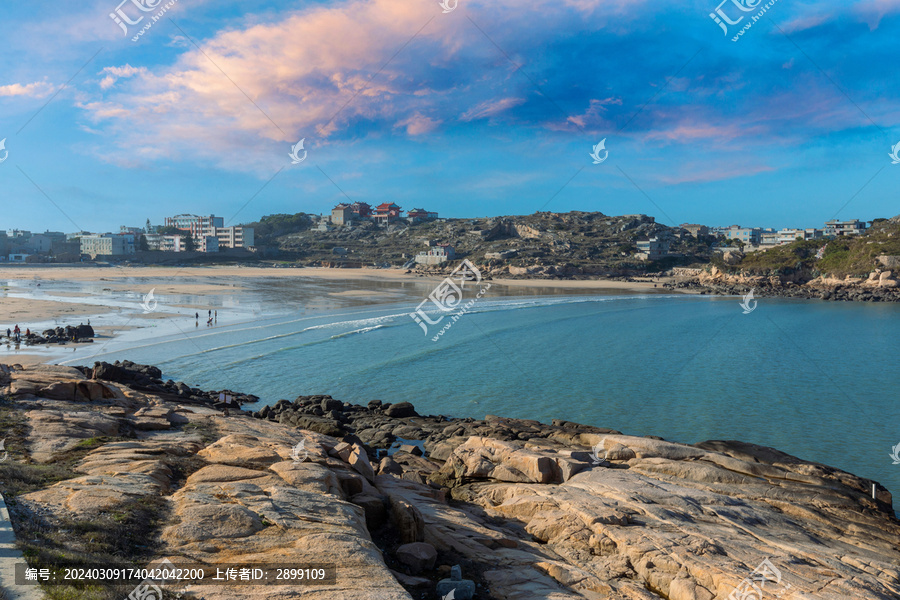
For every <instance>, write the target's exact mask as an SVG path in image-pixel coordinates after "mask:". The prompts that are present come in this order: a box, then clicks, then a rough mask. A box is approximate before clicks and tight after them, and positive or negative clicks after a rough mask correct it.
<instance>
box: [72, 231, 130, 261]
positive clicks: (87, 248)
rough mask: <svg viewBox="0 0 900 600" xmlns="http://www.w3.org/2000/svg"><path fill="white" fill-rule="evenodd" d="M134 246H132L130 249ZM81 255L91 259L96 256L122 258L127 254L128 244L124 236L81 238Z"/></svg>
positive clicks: (110, 235) (107, 235)
mask: <svg viewBox="0 0 900 600" xmlns="http://www.w3.org/2000/svg"><path fill="white" fill-rule="evenodd" d="M133 248H134V246H133V245H132V249H133ZM81 253H82V254H87V255H88V256H90V257H91V258H97V257H98V256H122V255H124V254H128V242H127V240H126V239H125V237H124V236H119V235H112V234H110V233H104V234H99V235H85V236H82V237H81Z"/></svg>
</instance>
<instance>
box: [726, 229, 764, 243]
mask: <svg viewBox="0 0 900 600" xmlns="http://www.w3.org/2000/svg"><path fill="white" fill-rule="evenodd" d="M716 232H717V233H719V234H720V235H723V236H725V238H726V239H729V240H739V241H741V242H744V244H746V245H748V246H759V244H760V242H762V229H760V228H759V227H741V226H740V225H732V226H731V227H722V228H719V229H717V230H716Z"/></svg>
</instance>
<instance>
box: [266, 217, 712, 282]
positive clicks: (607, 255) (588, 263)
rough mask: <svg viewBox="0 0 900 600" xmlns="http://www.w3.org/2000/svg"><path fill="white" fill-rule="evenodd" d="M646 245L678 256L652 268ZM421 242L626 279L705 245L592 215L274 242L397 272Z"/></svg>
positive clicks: (483, 258) (680, 234)
mask: <svg viewBox="0 0 900 600" xmlns="http://www.w3.org/2000/svg"><path fill="white" fill-rule="evenodd" d="M649 237H666V238H668V239H670V240H671V251H672V252H673V253H682V254H684V256H682V257H678V258H675V257H673V258H671V259H667V260H666V261H663V262H662V263H661V264H655V265H647V264H646V263H644V262H642V261H640V260H637V259H636V258H635V256H634V255H635V254H636V253H637V251H638V250H637V246H636V245H635V243H636V242H637V240H639V239H647V238H649ZM427 241H434V242H437V243H444V244H450V245H452V246H453V247H454V248H455V249H456V251H457V253H458V254H459V255H460V257H461V258H468V259H470V260H472V261H473V262H475V263H477V264H479V265H489V266H490V267H493V268H501V269H502V268H507V269H508V268H510V267H512V268H513V269H530V270H531V273H530V274H558V275H564V276H576V275H582V274H587V275H592V274H600V275H603V274H626V273H631V272H643V271H646V270H647V269H648V268H650V269H653V270H657V271H658V270H659V269H660V268H661V267H663V266H665V265H672V264H691V263H694V262H698V261H699V262H703V263H705V262H708V260H709V249H708V246H709V243H706V244H704V243H700V242H697V241H696V240H694V238H692V237H690V236H689V235H687V234H686V232H684V231H683V230H681V229H680V228H672V227H667V226H665V225H661V224H659V223H656V222H655V221H654V219H653V218H652V217H647V216H646V215H628V216H620V217H611V216H607V215H604V214H603V213H599V212H591V213H587V212H569V213H549V212H543V213H535V214H533V215H528V216H512V217H495V218H489V219H441V220H439V221H432V222H428V223H419V224H414V225H408V224H405V223H404V224H396V225H391V226H389V227H387V228H379V227H376V226H375V225H374V224H371V223H361V224H359V225H354V226H353V227H352V228H346V227H345V228H337V229H335V230H333V231H329V232H322V231H314V230H305V231H301V232H297V233H292V234H288V235H283V236H280V237H277V238H275V239H274V243H275V244H276V245H277V249H278V251H279V252H280V253H281V256H282V257H283V258H291V259H294V260H298V261H300V262H301V263H303V264H323V263H324V264H329V265H341V264H347V265H353V266H365V265H373V264H377V265H381V264H385V263H386V264H390V265H393V266H400V265H403V264H404V263H406V262H407V261H408V260H409V258H410V257H412V256H414V255H415V254H417V253H418V252H421V251H424V250H425V249H426V247H425V243H426V242H427ZM335 248H342V249H344V250H346V251H347V253H346V255H343V254H342V255H335V254H334V249H335ZM498 255H499V256H498ZM551 267H552V268H553V271H552V272H546V271H547V270H548V269H549V268H551ZM521 274H524V273H521Z"/></svg>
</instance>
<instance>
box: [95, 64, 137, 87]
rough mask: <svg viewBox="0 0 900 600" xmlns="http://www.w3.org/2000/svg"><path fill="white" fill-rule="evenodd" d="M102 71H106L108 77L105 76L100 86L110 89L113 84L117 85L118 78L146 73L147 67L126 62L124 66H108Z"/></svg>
mask: <svg viewBox="0 0 900 600" xmlns="http://www.w3.org/2000/svg"><path fill="white" fill-rule="evenodd" d="M101 73H106V77H104V78H103V80H102V81H101V82H100V88H101V89H104V90H108V89H109V88H111V87H112V86H113V85H115V83H116V81H117V80H118V79H120V78H126V77H134V76H135V75H137V74H139V73H140V74H146V73H147V69H146V68H145V67H132V66H131V65H129V64H126V65H125V66H122V67H106V68H105V69H103V70H102V71H101Z"/></svg>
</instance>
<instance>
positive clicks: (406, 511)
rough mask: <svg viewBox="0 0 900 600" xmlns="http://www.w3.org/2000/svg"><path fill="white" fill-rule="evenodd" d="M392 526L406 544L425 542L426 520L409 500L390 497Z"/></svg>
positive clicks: (400, 497) (397, 496)
mask: <svg viewBox="0 0 900 600" xmlns="http://www.w3.org/2000/svg"><path fill="white" fill-rule="evenodd" d="M388 501H389V505H390V518H391V524H393V526H394V527H395V528H396V531H397V534H398V536H399V537H400V541H401V542H403V543H404V544H412V543H414V542H423V541H425V520H424V519H423V518H422V513H420V512H419V509H417V508H416V507H415V506H413V505H412V504H411V503H410V502H409V501H408V500H406V499H405V498H403V497H402V496H399V495H397V494H390V495H389V496H388Z"/></svg>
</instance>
